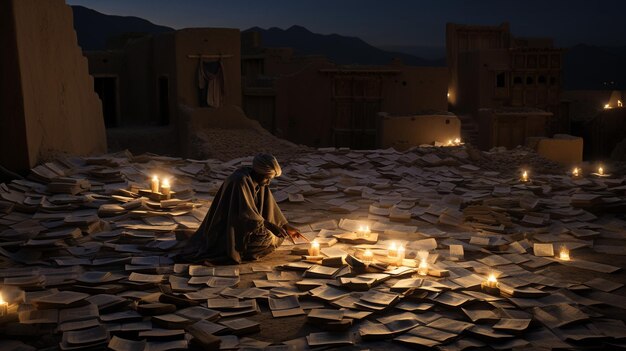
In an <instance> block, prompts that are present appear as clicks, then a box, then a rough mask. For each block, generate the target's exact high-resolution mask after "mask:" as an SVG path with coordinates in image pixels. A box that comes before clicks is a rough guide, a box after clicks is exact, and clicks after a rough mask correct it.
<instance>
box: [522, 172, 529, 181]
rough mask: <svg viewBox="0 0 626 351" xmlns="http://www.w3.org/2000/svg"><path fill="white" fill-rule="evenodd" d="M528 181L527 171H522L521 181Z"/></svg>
mask: <svg viewBox="0 0 626 351" xmlns="http://www.w3.org/2000/svg"><path fill="white" fill-rule="evenodd" d="M527 181H528V171H524V173H522V182H527Z"/></svg>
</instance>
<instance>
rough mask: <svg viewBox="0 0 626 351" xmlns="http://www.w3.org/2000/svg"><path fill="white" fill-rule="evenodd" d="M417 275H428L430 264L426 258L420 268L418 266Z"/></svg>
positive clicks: (421, 262)
mask: <svg viewBox="0 0 626 351" xmlns="http://www.w3.org/2000/svg"><path fill="white" fill-rule="evenodd" d="M417 274H419V275H428V262H427V261H426V259H425V258H422V259H421V260H420V264H419V266H417Z"/></svg>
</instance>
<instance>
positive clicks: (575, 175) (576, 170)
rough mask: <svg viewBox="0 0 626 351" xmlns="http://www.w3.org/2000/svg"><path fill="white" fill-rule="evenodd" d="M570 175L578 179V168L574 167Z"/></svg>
mask: <svg viewBox="0 0 626 351" xmlns="http://www.w3.org/2000/svg"><path fill="white" fill-rule="evenodd" d="M572 175H573V176H574V177H578V176H579V175H580V169H579V168H578V167H574V170H573V171H572Z"/></svg>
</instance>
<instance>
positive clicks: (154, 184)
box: [150, 176, 159, 193]
mask: <svg viewBox="0 0 626 351" xmlns="http://www.w3.org/2000/svg"><path fill="white" fill-rule="evenodd" d="M150 190H151V191H152V192H153V193H158V192H159V177H157V176H153V177H152V180H151V181H150Z"/></svg>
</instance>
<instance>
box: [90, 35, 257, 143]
mask: <svg viewBox="0 0 626 351" xmlns="http://www.w3.org/2000/svg"><path fill="white" fill-rule="evenodd" d="M240 49H241V45H240V33H239V30H238V29H230V28H188V29H181V30H177V31H173V32H168V33H162V34H158V35H154V36H145V37H141V38H134V39H132V40H130V41H129V42H128V43H127V44H126V45H125V46H124V47H123V48H122V49H120V50H107V51H86V52H84V55H85V56H86V57H87V58H88V60H89V73H90V74H91V75H92V76H93V77H94V84H95V88H96V92H98V94H99V95H100V98H101V100H102V105H103V112H104V117H105V122H106V126H107V128H109V129H108V134H109V138H110V139H111V135H113V136H116V132H115V127H133V126H137V127H141V129H140V130H139V129H138V130H137V133H130V134H132V135H129V136H128V138H133V139H138V138H143V139H144V140H143V142H138V143H134V144H137V145H146V146H149V147H150V149H151V150H152V151H153V152H160V153H164V154H182V155H187V154H189V152H190V150H189V148H190V143H191V142H192V140H191V139H192V138H193V137H192V135H191V134H192V133H191V132H193V130H194V129H197V128H202V127H205V126H206V125H210V124H212V123H213V124H214V125H217V126H220V123H225V124H228V123H236V121H239V122H241V123H245V120H246V118H245V116H244V115H243V112H242V110H241V63H240V57H241V55H240ZM201 64H202V65H203V67H204V71H203V73H204V74H203V76H200V75H199V67H200V65H201ZM150 127H154V128H152V129H150ZM117 137H118V138H119V137H120V136H117ZM129 143H130V144H132V143H131V142H130V141H129Z"/></svg>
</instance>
